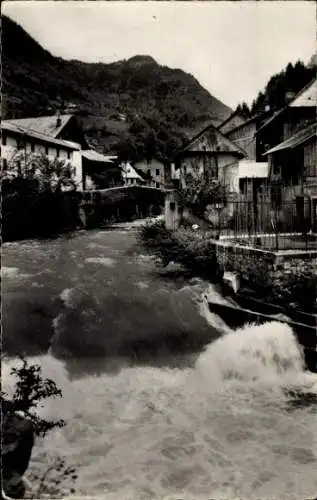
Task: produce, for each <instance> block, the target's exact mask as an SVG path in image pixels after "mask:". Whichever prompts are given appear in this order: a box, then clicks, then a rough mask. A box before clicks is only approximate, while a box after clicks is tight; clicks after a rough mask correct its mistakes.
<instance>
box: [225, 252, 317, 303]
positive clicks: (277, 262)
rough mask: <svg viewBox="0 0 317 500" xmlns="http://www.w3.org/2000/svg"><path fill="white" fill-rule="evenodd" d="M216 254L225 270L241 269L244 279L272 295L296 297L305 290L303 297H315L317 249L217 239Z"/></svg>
mask: <svg viewBox="0 0 317 500" xmlns="http://www.w3.org/2000/svg"><path fill="white" fill-rule="evenodd" d="M216 255H217V260H218V263H219V265H220V266H221V268H222V269H223V270H224V271H231V272H235V273H237V274H238V275H239V276H240V278H241V282H242V283H244V284H247V285H249V286H250V287H251V288H254V289H255V290H258V291H261V293H262V294H263V296H265V297H267V298H268V299H271V300H274V301H281V302H285V301H292V300H295V297H296V296H297V295H300V294H301V293H302V294H305V297H303V299H305V300H307V301H314V295H315V296H316V282H317V265H316V262H317V261H316V258H317V251H311V252H306V251H305V252H304V251H303V252H299V251H297V252H286V251H285V252H268V251H263V250H260V249H256V248H252V247H242V246H236V245H233V244H232V243H223V242H216ZM300 298H301V297H300Z"/></svg>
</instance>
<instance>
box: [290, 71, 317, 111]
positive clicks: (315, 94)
mask: <svg viewBox="0 0 317 500" xmlns="http://www.w3.org/2000/svg"><path fill="white" fill-rule="evenodd" d="M289 106H290V107H291V108H297V107H301V108H302V107H305V108H306V107H308V108H310V107H312V106H317V78H316V79H314V80H313V81H311V82H310V83H309V84H308V85H306V87H304V88H303V89H302V90H301V91H300V92H299V93H298V94H297V95H296V96H295V98H294V100H293V101H292V102H291V103H290V104H289Z"/></svg>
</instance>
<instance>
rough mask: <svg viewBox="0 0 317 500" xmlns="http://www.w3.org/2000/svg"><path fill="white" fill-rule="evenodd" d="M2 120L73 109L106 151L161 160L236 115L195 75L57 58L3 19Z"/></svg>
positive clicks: (133, 62) (149, 62)
mask: <svg viewBox="0 0 317 500" xmlns="http://www.w3.org/2000/svg"><path fill="white" fill-rule="evenodd" d="M2 96H3V107H2V110H3V117H4V118H13V117H15V118H22V117H26V116H39V115H47V114H50V113H53V112H56V111H57V110H58V109H63V107H64V106H65V104H70V103H71V105H72V106H73V108H75V109H76V110H77V114H78V116H79V119H80V120H81V122H82V125H83V128H84V130H85V132H86V134H87V137H88V140H89V141H90V143H91V144H93V145H95V146H96V147H97V149H98V150H99V151H101V152H109V151H118V152H119V153H120V155H121V156H122V157H126V156H129V157H130V158H131V157H135V158H139V157H141V156H143V155H147V156H148V157H151V156H156V157H159V158H162V159H165V158H166V157H169V156H170V154H171V153H172V152H173V151H174V150H175V149H177V148H178V147H180V146H181V145H182V143H183V141H184V140H185V139H186V138H187V137H188V136H190V135H191V134H193V133H195V132H196V131H197V130H198V129H200V128H202V127H204V126H205V124H206V123H210V122H212V123H214V124H215V125H217V124H219V123H220V122H222V121H223V120H224V119H225V118H227V116H228V115H229V114H230V113H231V112H232V110H231V109H230V108H229V107H228V106H226V105H225V104H223V103H222V102H221V101H219V100H218V99H216V98H215V97H213V96H212V95H210V93H209V92H207V90H205V89H204V88H203V87H202V86H201V85H200V84H199V82H198V81H197V80H196V79H195V78H194V77H193V76H192V75H190V74H187V73H185V72H184V71H182V70H180V69H171V68H168V67H166V66H161V65H159V64H158V63H157V62H156V61H155V60H154V59H153V58H152V57H150V56H148V55H136V56H134V57H132V58H130V59H128V60H122V61H117V62H114V63H110V64H104V63H84V62H81V61H77V60H71V61H66V60H64V59H62V58H59V57H55V56H53V55H52V54H50V53H49V52H48V51H47V50H44V49H43V48H42V47H41V46H40V44H38V43H37V42H36V41H35V40H34V39H32V38H31V37H30V36H29V35H28V34H27V33H26V32H25V31H24V29H23V28H21V27H20V26H19V25H18V24H16V23H15V22H13V21H12V20H11V19H9V18H7V17H5V16H4V17H3V18H2Z"/></svg>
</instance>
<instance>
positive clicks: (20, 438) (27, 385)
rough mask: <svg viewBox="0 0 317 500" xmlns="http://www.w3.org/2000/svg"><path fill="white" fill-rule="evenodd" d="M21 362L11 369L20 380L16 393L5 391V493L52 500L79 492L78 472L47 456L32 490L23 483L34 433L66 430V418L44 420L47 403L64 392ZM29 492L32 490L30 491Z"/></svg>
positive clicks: (33, 366) (34, 476) (33, 477)
mask: <svg viewBox="0 0 317 500" xmlns="http://www.w3.org/2000/svg"><path fill="white" fill-rule="evenodd" d="M20 359H21V363H22V364H21V365H19V366H15V367H13V368H12V369H11V375H13V376H14V377H15V378H16V383H15V387H14V391H13V394H12V395H8V394H7V393H6V392H5V391H1V410H2V412H1V413H2V436H3V438H2V445H3V447H2V476H3V488H4V492H5V494H7V495H9V497H12V498H23V497H24V496H27V497H28V498H42V497H43V496H49V498H52V495H53V496H57V495H58V494H60V493H61V491H62V490H63V492H64V491H67V493H68V492H70V493H74V492H75V490H74V488H73V487H71V486H70V485H69V482H71V485H73V483H74V481H75V480H76V479H77V475H76V473H75V472H76V471H75V469H74V468H72V467H69V466H67V464H66V462H65V460H64V459H63V458H61V457H56V458H54V460H49V457H46V456H45V457H43V463H44V464H46V465H47V467H46V469H45V471H44V472H43V473H42V474H36V473H34V472H33V473H32V472H31V474H30V475H29V480H28V483H30V485H29V486H28V487H26V484H25V483H24V481H22V480H21V479H22V476H23V475H24V472H25V471H26V470H27V468H28V466H29V460H30V456H31V451H32V447H33V444H34V438H33V437H32V436H30V433H31V434H33V435H34V436H40V437H44V436H45V435H46V434H47V432H49V431H51V430H53V429H56V428H61V427H63V426H64V425H65V422H64V420H62V419H60V420H48V419H46V418H42V417H40V415H39V414H38V413H37V412H36V410H37V408H38V407H39V406H41V403H42V402H43V401H44V400H46V399H48V398H56V397H62V392H61V390H60V389H58V387H57V386H56V384H55V382H54V381H53V380H51V379H44V378H43V377H42V371H41V367H40V366H39V365H37V364H29V363H28V362H27V360H25V359H24V358H23V357H21V358H20ZM49 462H50V463H49ZM15 478H20V480H19V482H16V479H15ZM12 480H13V482H12ZM29 489H31V491H28V490H29ZM26 490H27V491H26ZM30 495H31V496H30Z"/></svg>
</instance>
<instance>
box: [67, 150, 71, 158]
mask: <svg viewBox="0 0 317 500" xmlns="http://www.w3.org/2000/svg"><path fill="white" fill-rule="evenodd" d="M67 158H68V160H70V151H67Z"/></svg>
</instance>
